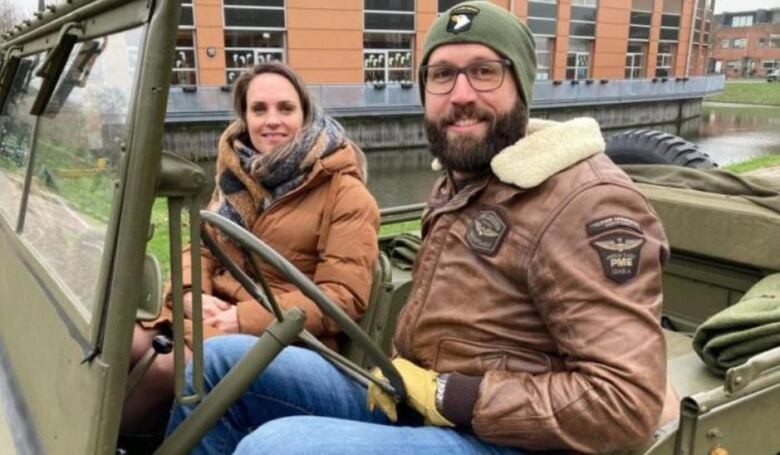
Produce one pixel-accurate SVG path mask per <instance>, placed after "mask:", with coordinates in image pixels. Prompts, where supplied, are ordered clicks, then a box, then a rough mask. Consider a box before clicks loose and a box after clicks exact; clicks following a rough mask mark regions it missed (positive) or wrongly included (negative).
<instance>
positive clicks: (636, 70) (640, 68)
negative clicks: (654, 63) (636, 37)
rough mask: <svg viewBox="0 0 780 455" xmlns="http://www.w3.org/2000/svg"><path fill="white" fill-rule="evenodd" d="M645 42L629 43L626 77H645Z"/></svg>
mask: <svg viewBox="0 0 780 455" xmlns="http://www.w3.org/2000/svg"><path fill="white" fill-rule="evenodd" d="M645 46H646V45H645V44H643V43H631V42H629V43H628V50H627V51H626V79H639V78H642V77H644V69H645V49H646V47H645Z"/></svg>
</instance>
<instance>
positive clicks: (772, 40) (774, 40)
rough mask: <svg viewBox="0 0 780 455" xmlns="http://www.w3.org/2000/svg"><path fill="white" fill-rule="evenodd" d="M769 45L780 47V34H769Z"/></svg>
mask: <svg viewBox="0 0 780 455" xmlns="http://www.w3.org/2000/svg"><path fill="white" fill-rule="evenodd" d="M778 16H780V14H778ZM769 47H780V35H769Z"/></svg>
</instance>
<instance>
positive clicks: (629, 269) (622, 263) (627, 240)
mask: <svg viewBox="0 0 780 455" xmlns="http://www.w3.org/2000/svg"><path fill="white" fill-rule="evenodd" d="M644 243H645V239H644V238H642V237H640V236H637V235H634V234H622V233H615V234H606V235H603V236H601V237H599V238H597V239H596V240H593V241H592V242H590V244H591V245H592V246H593V248H595V249H596V251H598V253H599V258H600V259H601V267H602V268H603V269H604V274H605V275H606V276H607V278H609V279H610V280H612V281H615V282H617V283H625V282H626V281H628V280H630V279H632V278H634V277H635V276H636V274H637V272H638V271H639V257H640V252H641V250H642V245H643V244H644Z"/></svg>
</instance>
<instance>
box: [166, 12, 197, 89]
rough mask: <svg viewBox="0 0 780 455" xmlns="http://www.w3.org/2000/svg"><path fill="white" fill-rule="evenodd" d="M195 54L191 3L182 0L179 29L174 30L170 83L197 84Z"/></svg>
mask: <svg viewBox="0 0 780 455" xmlns="http://www.w3.org/2000/svg"><path fill="white" fill-rule="evenodd" d="M196 54H197V53H196V52H195V23H194V21H193V12H192V3H189V2H187V1H183V2H182V4H181V14H180V15H179V30H178V31H177V32H176V54H175V55H174V57H173V71H172V72H171V85H197V84H198V76H197V73H198V71H197V68H198V65H197V62H196V61H195V58H196Z"/></svg>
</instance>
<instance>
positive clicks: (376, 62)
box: [363, 33, 414, 84]
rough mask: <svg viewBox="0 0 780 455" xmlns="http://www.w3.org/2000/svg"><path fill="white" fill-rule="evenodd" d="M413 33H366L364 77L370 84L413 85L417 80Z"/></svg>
mask: <svg viewBox="0 0 780 455" xmlns="http://www.w3.org/2000/svg"><path fill="white" fill-rule="evenodd" d="M412 56H413V52H412V35H411V34H405V33H365V34H364V35H363V80H364V81H365V82H366V83H368V84H385V83H400V84H411V83H412V81H413V80H414V77H413V74H414V71H413V68H414V59H413V58H412Z"/></svg>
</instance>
